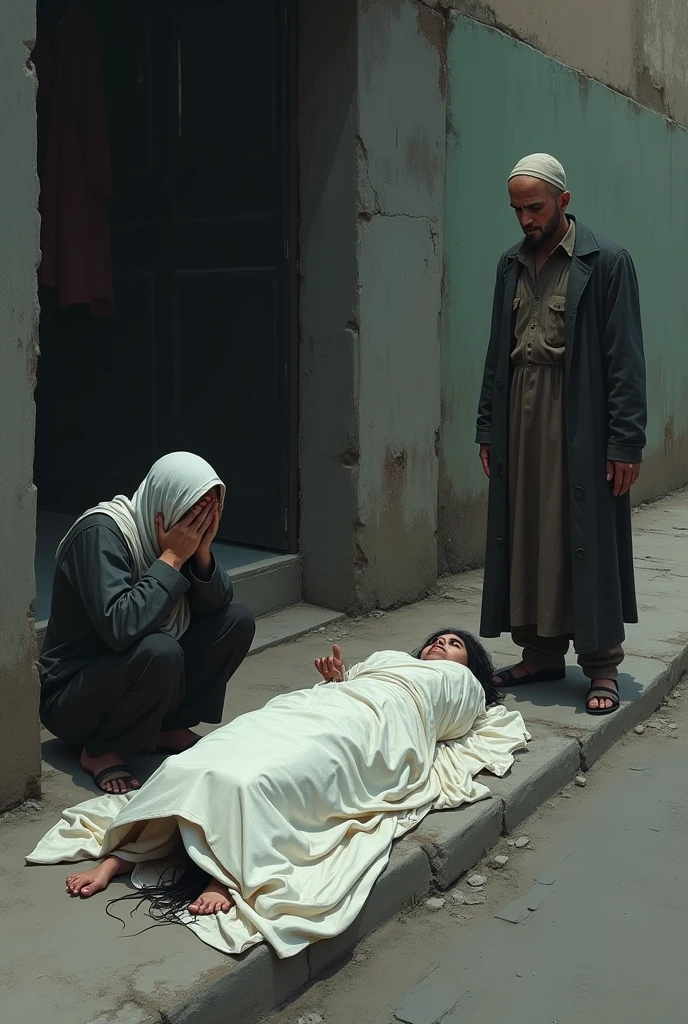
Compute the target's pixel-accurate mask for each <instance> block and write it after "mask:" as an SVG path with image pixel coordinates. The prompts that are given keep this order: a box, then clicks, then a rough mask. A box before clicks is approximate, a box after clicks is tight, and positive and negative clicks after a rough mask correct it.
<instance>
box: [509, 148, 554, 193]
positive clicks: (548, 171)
mask: <svg viewBox="0 0 688 1024" xmlns="http://www.w3.org/2000/svg"><path fill="white" fill-rule="evenodd" d="M520 177H527V178H539V179H540V181H548V182H549V184H550V185H554V187H555V188H559V189H561V191H562V192H565V191H566V171H565V170H564V168H563V167H562V166H561V164H560V163H559V161H558V160H555V158H554V157H553V156H550V155H549V153H531V155H530V156H524V157H523V159H522V160H519V161H518V163H517V164H516V166H515V167H514V169H513V171H512V172H511V174H510V175H509V181H511V179H512V178H520Z"/></svg>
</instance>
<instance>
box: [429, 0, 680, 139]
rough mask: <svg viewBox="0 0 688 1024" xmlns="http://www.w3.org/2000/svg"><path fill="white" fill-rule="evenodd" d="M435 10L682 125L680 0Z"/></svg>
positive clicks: (483, 0)
mask: <svg viewBox="0 0 688 1024" xmlns="http://www.w3.org/2000/svg"><path fill="white" fill-rule="evenodd" d="M432 5H433V6H435V3H434V2H433V3H432ZM436 6H438V7H442V8H450V9H451V8H453V9H455V10H458V11H461V12H463V13H465V14H468V15H470V16H471V17H473V18H474V19H476V20H478V21H482V22H484V23H486V24H488V25H494V26H496V27H498V28H501V29H503V30H504V31H505V32H507V33H509V34H512V35H514V36H515V37H516V38H518V39H520V40H522V41H523V42H527V43H530V45H531V46H534V47H535V48H536V49H538V50H541V51H542V52H543V53H546V54H548V55H549V56H550V57H555V58H557V60H560V61H562V62H563V63H565V64H569V65H571V67H574V68H577V69H579V70H580V71H583V72H585V74H587V75H590V76H591V77H592V78H596V79H598V80H599V81H600V82H604V83H605V84H606V85H610V86H611V87H612V88H614V89H617V90H619V91H621V92H624V93H626V94H627V95H629V96H631V97H633V98H634V99H637V100H638V101H639V102H640V103H643V104H644V105H646V106H649V107H652V108H654V109H655V110H658V111H660V112H661V113H663V114H667V115H668V116H670V117H672V118H673V119H674V120H676V121H679V122H680V123H682V124H688V61H687V60H686V53H688V4H686V2H685V0H519V2H518V3H517V2H515V0H436Z"/></svg>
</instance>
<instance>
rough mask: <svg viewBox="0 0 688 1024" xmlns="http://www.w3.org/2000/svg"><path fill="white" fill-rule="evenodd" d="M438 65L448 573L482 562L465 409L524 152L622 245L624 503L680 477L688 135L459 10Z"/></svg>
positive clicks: (686, 457)
mask: <svg viewBox="0 0 688 1024" xmlns="http://www.w3.org/2000/svg"><path fill="white" fill-rule="evenodd" d="M523 6H525V7H528V5H527V4H526V5H523ZM588 24H590V22H589V23H588ZM591 35H592V33H591ZM448 69H449V95H448V106H449V124H450V131H449V135H448V142H447V189H446V201H445V259H446V265H445V304H444V324H443V339H444V340H443V367H442V374H443V418H442V439H441V480H440V550H441V565H442V567H447V568H450V569H453V570H456V569H459V568H462V567H464V566H467V565H473V564H477V563H479V562H480V561H481V559H482V553H483V550H482V549H483V528H484V508H485V496H486V488H485V480H484V478H483V476H482V472H481V470H480V466H479V463H478V459H477V449H476V447H475V445H474V444H473V443H472V442H473V436H474V422H475V412H476V403H477V396H478V391H479V387H480V378H481V373H482V363H483V359H484V353H485V347H486V344H487V337H488V331H489V316H490V308H491V297H492V288H493V285H494V270H495V265H496V262H497V259H498V257H499V254H500V252H501V251H502V250H503V249H504V248H506V247H507V246H508V245H510V244H512V243H513V242H514V241H516V240H518V239H519V237H521V235H520V230H519V228H518V225H517V223H516V221H515V219H514V217H513V214H512V213H511V211H510V209H509V205H508V197H507V190H506V177H507V174H508V172H509V170H510V169H511V167H512V166H513V164H514V163H515V162H516V160H517V159H518V158H519V157H521V156H523V155H525V154H526V153H528V152H532V151H535V150H545V151H549V152H552V153H554V154H556V155H557V156H558V157H559V158H560V159H561V160H562V162H563V163H564V165H565V167H566V169H567V172H568V176H569V183H570V188H571V192H572V194H573V200H572V205H571V210H572V212H573V213H575V214H577V215H578V216H579V217H580V218H581V219H583V220H585V221H587V222H588V223H590V224H591V225H592V226H593V227H595V228H596V229H597V230H599V231H601V232H603V233H605V234H607V235H610V236H611V237H612V238H615V239H617V240H618V241H620V242H621V243H622V244H624V245H625V246H626V247H627V248H628V249H629V251H630V252H631V254H632V256H633V258H634V260H635V262H636V266H637V270H638V277H639V281H640V289H641V300H642V311H643V320H644V328H645V339H646V352H647V361H648V397H649V431H648V450H647V452H646V463H645V466H644V468H643V472H642V475H641V480H640V484H639V485H638V487H637V489H636V490H635V492H634V497H635V499H636V500H640V499H642V498H649V497H656V496H659V495H660V494H662V493H664V492H666V491H667V490H669V489H671V488H672V487H676V486H679V485H681V484H683V483H685V482H686V481H687V480H688V403H686V401H685V395H686V393H687V389H688V359H687V358H686V348H687V343H688V291H687V289H686V286H685V282H684V277H685V274H684V267H685V256H684V253H683V249H684V237H685V234H686V230H688V192H687V190H686V182H687V181H688V132H686V130H685V129H684V128H680V127H678V126H676V125H675V124H674V123H673V122H670V121H667V120H666V119H665V118H663V117H661V116H659V115H658V114H656V113H654V112H653V111H650V110H648V109H646V108H643V107H641V106H639V105H637V104H636V103H634V102H632V101H630V100H628V99H627V98H625V97H624V96H622V95H619V94H618V93H616V92H613V91H611V90H610V89H608V88H606V87H604V86H601V85H599V84H597V83H596V82H591V81H590V80H589V79H588V78H586V77H584V76H582V75H580V74H578V73H577V72H575V71H572V70H570V69H569V68H567V67H565V66H563V65H562V64H559V63H557V62H556V61H554V60H551V59H550V58H548V57H546V56H544V55H543V54H541V53H538V52H537V51H535V50H534V49H532V48H530V47H529V46H525V45H523V44H522V43H520V42H518V41H516V40H515V39H513V38H511V37H510V36H507V35H504V34H503V33H502V32H499V31H496V30H494V29H490V28H488V27H486V26H484V25H482V24H478V23H477V22H475V21H473V20H471V19H469V18H466V17H463V16H461V15H453V17H452V19H451V31H450V37H449V43H448Z"/></svg>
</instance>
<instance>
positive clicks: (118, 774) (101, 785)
mask: <svg viewBox="0 0 688 1024" xmlns="http://www.w3.org/2000/svg"><path fill="white" fill-rule="evenodd" d="M133 777H134V776H133V775H132V774H131V772H130V771H129V769H128V768H127V766H126V765H125V764H111V765H108V767H107V768H103V769H102V770H101V771H99V772H96V773H95V775H94V776H93V781H94V782H95V784H96V786H97V787H98V789H100V790H102V791H103V793H107V795H108V796H120V795H121V794H120V793H111V792H110V790H109V789H105V783H106V782H119V781H122V782H124V783H127V780H128V779H133ZM134 791H135V788H134V786H130V785H128V784H127V788H126V789H125V790H124V792H125V793H133V792H134Z"/></svg>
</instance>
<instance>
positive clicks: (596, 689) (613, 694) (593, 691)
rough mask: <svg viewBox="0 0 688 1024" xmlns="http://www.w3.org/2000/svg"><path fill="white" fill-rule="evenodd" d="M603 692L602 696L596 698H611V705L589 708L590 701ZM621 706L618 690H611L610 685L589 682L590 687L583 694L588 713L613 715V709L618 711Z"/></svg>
mask: <svg viewBox="0 0 688 1024" xmlns="http://www.w3.org/2000/svg"><path fill="white" fill-rule="evenodd" d="M598 693H602V694H604V696H603V697H597V699H598V700H611V701H612V706H611V707H610V708H599V707H598V708H591V707H590V701H591V700H592V699H593V698H594V697H595V696H596V695H597V694H598ZM620 707H621V698H620V697H619V691H618V690H612V688H611V686H595V684H594V683H591V685H590V689H589V690H588V692H587V693H586V695H585V710H586V711H587V713H588V714H589V715H613V714H614V712H615V711H618V710H619V708H620Z"/></svg>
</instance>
